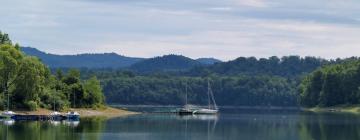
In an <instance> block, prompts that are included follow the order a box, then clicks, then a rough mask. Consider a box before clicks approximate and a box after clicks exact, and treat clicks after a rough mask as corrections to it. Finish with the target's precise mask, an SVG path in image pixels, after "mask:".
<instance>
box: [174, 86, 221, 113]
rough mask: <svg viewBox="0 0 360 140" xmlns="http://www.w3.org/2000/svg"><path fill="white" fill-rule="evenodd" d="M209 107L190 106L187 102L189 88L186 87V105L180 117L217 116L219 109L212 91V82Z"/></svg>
mask: <svg viewBox="0 0 360 140" xmlns="http://www.w3.org/2000/svg"><path fill="white" fill-rule="evenodd" d="M207 95H208V106H207V108H200V107H196V106H192V105H189V104H188V102H187V86H186V98H185V100H186V104H185V105H184V107H183V108H181V109H180V110H179V111H178V113H179V114H180V115H188V114H208V115H210V114H217V113H218V112H219V110H218V107H217V105H216V102H215V98H214V94H213V92H212V90H211V86H210V81H209V80H208V91H207Z"/></svg>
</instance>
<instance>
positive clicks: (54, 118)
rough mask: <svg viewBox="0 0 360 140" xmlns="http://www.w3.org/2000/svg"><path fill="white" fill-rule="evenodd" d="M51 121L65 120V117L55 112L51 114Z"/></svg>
mask: <svg viewBox="0 0 360 140" xmlns="http://www.w3.org/2000/svg"><path fill="white" fill-rule="evenodd" d="M50 117H51V120H53V121H56V120H63V118H64V116H63V115H61V113H60V112H57V111H54V112H51V113H50Z"/></svg>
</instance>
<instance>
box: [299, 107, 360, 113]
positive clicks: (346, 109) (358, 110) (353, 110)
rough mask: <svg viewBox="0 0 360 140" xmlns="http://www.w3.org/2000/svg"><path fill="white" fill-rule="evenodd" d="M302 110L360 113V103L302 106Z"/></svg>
mask: <svg viewBox="0 0 360 140" xmlns="http://www.w3.org/2000/svg"><path fill="white" fill-rule="evenodd" d="M303 110H304V111H310V112H344V113H354V114H360V105H338V106H332V107H313V108H303Z"/></svg>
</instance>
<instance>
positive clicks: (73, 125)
mask: <svg viewBox="0 0 360 140" xmlns="http://www.w3.org/2000/svg"><path fill="white" fill-rule="evenodd" d="M63 123H64V124H65V125H67V126H70V127H77V126H79V124H80V121H69V120H67V121H64V122H63Z"/></svg>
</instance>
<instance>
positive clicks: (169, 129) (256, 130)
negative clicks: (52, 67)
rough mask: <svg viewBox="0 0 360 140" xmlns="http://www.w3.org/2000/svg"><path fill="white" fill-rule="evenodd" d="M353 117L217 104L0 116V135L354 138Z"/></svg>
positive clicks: (118, 139) (111, 139)
mask: <svg viewBox="0 0 360 140" xmlns="http://www.w3.org/2000/svg"><path fill="white" fill-rule="evenodd" d="M133 109H134V108H133ZM137 110H141V109H139V108H138V109H137ZM144 110H146V109H144ZM160 110H161V109H160ZM359 118H360V116H358V115H353V114H344V113H321V114H317V113H309V112H301V111H297V110H269V109H239V108H222V109H221V113H220V114H219V115H217V116H199V115H197V116H178V115H174V114H159V113H145V114H140V115H134V116H127V117H120V118H112V119H108V120H107V119H104V118H86V119H81V121H80V122H26V121H23V122H11V121H4V120H2V121H1V124H0V137H1V140H51V139H53V140H322V139H323V140H358V139H360V119H359Z"/></svg>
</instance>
